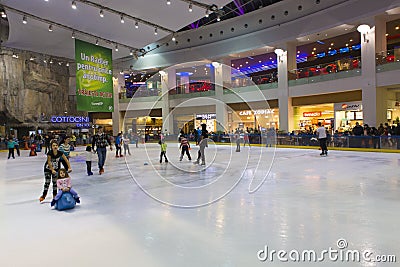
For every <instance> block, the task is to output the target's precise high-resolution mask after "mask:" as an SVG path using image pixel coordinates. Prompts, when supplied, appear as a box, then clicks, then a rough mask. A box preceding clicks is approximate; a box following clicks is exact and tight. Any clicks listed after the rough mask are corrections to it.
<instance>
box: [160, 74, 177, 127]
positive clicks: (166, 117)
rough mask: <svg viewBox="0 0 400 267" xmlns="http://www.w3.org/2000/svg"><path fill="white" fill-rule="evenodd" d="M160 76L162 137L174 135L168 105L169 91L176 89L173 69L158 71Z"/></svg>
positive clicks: (171, 116) (172, 121)
mask: <svg viewBox="0 0 400 267" xmlns="http://www.w3.org/2000/svg"><path fill="white" fill-rule="evenodd" d="M160 75H161V94H162V95H161V101H162V111H161V112H162V120H163V129H162V132H163V134H164V135H168V134H174V118H173V115H172V113H171V114H170V104H169V93H168V92H169V90H170V89H173V88H175V87H176V74H175V69H172V68H170V69H167V70H165V71H160Z"/></svg>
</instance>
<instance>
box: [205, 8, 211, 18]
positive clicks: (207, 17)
mask: <svg viewBox="0 0 400 267" xmlns="http://www.w3.org/2000/svg"><path fill="white" fill-rule="evenodd" d="M205 16H206V18H208V16H210V15H209V14H208V9H206V15H205Z"/></svg>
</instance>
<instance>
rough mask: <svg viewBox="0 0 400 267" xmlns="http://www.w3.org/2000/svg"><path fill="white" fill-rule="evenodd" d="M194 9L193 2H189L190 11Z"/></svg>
mask: <svg viewBox="0 0 400 267" xmlns="http://www.w3.org/2000/svg"><path fill="white" fill-rule="evenodd" d="M192 11H193V4H192V3H190V4H189V12H192Z"/></svg>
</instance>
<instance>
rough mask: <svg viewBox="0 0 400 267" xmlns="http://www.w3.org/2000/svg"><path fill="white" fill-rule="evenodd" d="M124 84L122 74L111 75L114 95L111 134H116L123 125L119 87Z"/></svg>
mask: <svg viewBox="0 0 400 267" xmlns="http://www.w3.org/2000/svg"><path fill="white" fill-rule="evenodd" d="M121 86H125V78H124V74H118V75H117V77H113V97H114V111H113V112H112V114H111V118H112V129H113V135H114V136H116V135H117V134H118V133H119V132H120V131H121V130H122V127H123V118H121V117H122V116H121V114H120V112H119V91H120V90H119V89H120V88H121Z"/></svg>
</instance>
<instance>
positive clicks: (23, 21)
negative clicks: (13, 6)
mask: <svg viewBox="0 0 400 267" xmlns="http://www.w3.org/2000/svg"><path fill="white" fill-rule="evenodd" d="M22 23H23V24H27V23H28V21H27V20H26V16H25V15H24V16H23V17H22Z"/></svg>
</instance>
